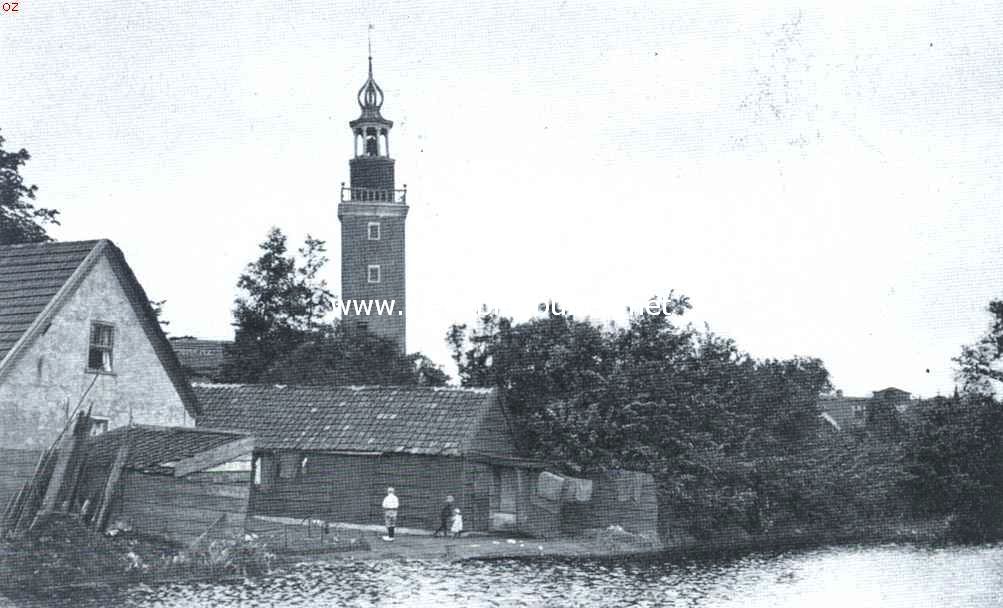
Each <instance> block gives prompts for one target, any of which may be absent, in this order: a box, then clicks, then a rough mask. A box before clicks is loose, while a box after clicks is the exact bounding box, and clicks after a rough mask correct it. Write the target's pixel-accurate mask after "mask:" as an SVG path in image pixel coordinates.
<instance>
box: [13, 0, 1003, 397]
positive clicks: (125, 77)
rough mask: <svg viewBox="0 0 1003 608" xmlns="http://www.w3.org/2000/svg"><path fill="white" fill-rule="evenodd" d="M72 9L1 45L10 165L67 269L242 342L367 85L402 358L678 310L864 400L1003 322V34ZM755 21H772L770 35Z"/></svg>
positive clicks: (974, 19)
mask: <svg viewBox="0 0 1003 608" xmlns="http://www.w3.org/2000/svg"><path fill="white" fill-rule="evenodd" d="M675 4H676V3H663V2H629V1H627V2H581V1H578V2H561V3H557V2H508V1H505V2H485V3H476V5H474V6H470V5H468V3H460V2H457V3H448V4H447V3H443V2H427V1H426V2H406V3H387V2H376V1H373V2H331V1H327V2H321V1H319V0H318V1H312V0H287V1H285V2H281V3H278V2H264V1H257V0H239V1H232V0H217V1H215V2H193V1H190V0H176V1H173V2H155V3H142V2H135V1H133V2H128V1H119V0H109V1H100V0H95V1H93V2H68V1H61V0H44V1H40V0H24V1H23V2H20V4H19V12H17V13H0V50H2V51H3V57H4V58H5V59H4V67H3V69H0V91H4V92H5V93H6V94H5V95H4V96H3V101H2V106H0V108H2V109H0V129H2V131H0V133H2V135H3V136H4V137H5V138H6V139H7V142H6V144H5V148H6V149H8V150H16V149H20V148H26V149H27V150H28V151H29V152H30V153H31V155H32V159H31V160H30V161H29V163H28V164H27V165H26V166H25V167H24V168H23V170H22V174H23V175H24V176H25V178H26V180H27V181H28V182H29V183H34V184H37V185H38V187H39V192H38V201H37V202H38V204H39V205H42V206H47V207H54V208H57V209H59V210H60V211H61V216H60V217H61V221H62V225H61V226H59V227H57V228H55V229H53V230H52V235H53V236H54V237H55V238H57V239H59V240H76V239H91V238H109V239H111V240H113V241H114V242H115V243H116V244H117V245H118V246H119V247H120V248H121V249H122V250H123V251H124V253H125V255H126V258H127V260H128V261H129V263H130V265H131V266H132V267H133V269H134V271H135V272H136V274H137V276H138V277H139V279H140V281H141V282H142V284H143V285H144V287H145V289H146V291H147V292H148V294H149V295H150V297H151V298H153V299H157V300H160V299H166V300H167V303H166V306H165V314H166V317H167V318H168V320H170V322H171V324H170V327H169V330H170V332H171V334H172V335H184V334H189V335H196V336H200V337H206V338H230V337H232V327H231V325H230V323H231V308H232V303H233V299H234V297H235V296H236V295H237V294H236V287H235V285H236V281H237V278H238V276H239V274H240V272H241V271H242V269H243V267H244V266H245V265H246V264H247V263H248V262H250V261H252V260H253V259H255V258H256V257H257V254H258V244H259V243H260V242H261V241H262V240H264V238H265V235H266V233H267V231H268V229H269V228H270V227H271V226H278V227H280V228H281V229H282V230H283V231H284V232H285V233H286V234H287V235H289V238H290V242H291V244H292V245H294V246H298V245H299V244H301V243H302V241H303V239H304V238H305V237H306V235H307V234H311V235H313V236H314V237H317V238H321V239H324V240H326V241H327V243H328V252H329V256H330V258H331V262H330V263H329V264H328V266H327V268H326V278H327V280H328V283H329V285H330V287H331V289H332V290H333V291H334V292H335V293H338V291H339V276H340V275H339V272H340V271H339V259H340V255H341V252H340V232H339V230H340V226H339V223H338V219H337V203H338V200H339V185H340V183H341V182H343V181H347V180H348V160H349V158H350V156H351V155H352V150H353V148H352V145H353V142H352V134H351V131H350V130H349V127H348V121H350V120H352V119H354V118H356V117H357V116H358V114H359V108H358V105H357V102H356V92H357V90H358V89H359V87H360V86H361V85H362V84H363V82H364V80H365V78H366V55H367V50H366V45H367V35H368V34H369V33H370V32H369V27H368V26H369V24H370V23H371V24H373V29H372V32H371V34H372V45H373V63H374V71H375V76H376V80H377V82H378V83H379V84H380V85H381V87H382V88H383V90H384V91H385V93H386V101H385V103H384V106H383V115H384V116H386V117H387V118H389V119H391V120H393V121H394V122H395V124H394V128H393V130H392V132H391V134H390V150H391V153H392V156H393V157H394V158H396V160H397V180H398V187H400V186H401V185H403V184H407V188H408V203H409V205H410V207H411V209H410V213H409V216H408V220H407V231H408V232H407V239H408V242H407V272H408V274H407V290H408V291H407V297H408V309H407V319H408V344H407V347H408V350H409V351H422V352H424V353H426V354H428V355H429V356H431V357H432V358H433V359H435V360H436V361H438V362H439V363H441V364H443V365H446V366H447V369H450V370H452V369H453V368H452V367H451V363H450V361H449V353H448V349H447V347H446V344H445V341H444V336H445V333H446V331H447V329H448V327H449V326H450V324H452V323H457V322H467V323H470V322H473V321H474V320H475V317H476V314H475V313H476V310H477V308H478V307H479V306H480V305H481V304H488V305H490V306H492V307H495V308H498V309H500V310H501V312H503V313H504V314H506V315H509V316H512V317H515V318H516V319H517V320H523V319H528V318H531V317H532V316H534V315H536V314H538V312H537V304H538V303H539V302H541V301H547V300H556V301H558V302H560V303H561V304H562V305H563V306H565V307H567V308H569V309H570V310H571V312H573V313H574V314H575V315H576V316H578V317H588V318H591V319H593V320H595V321H597V322H602V323H606V322H609V321H617V322H624V321H625V320H626V318H627V313H626V308H627V307H628V306H630V307H633V308H635V309H636V308H638V307H639V306H640V305H641V304H643V303H644V302H645V301H646V299H647V298H648V297H650V296H652V295H659V296H662V295H665V294H668V293H669V292H670V290H674V292H675V293H676V294H685V295H687V296H688V297H689V298H690V299H691V302H692V304H693V309H692V310H691V311H690V312H689V313H687V315H686V318H688V319H689V320H690V321H691V322H693V323H695V324H697V325H698V326H701V327H702V326H703V324H705V323H706V324H708V325H709V326H710V328H711V329H712V330H713V331H715V332H716V333H718V334H722V335H725V336H729V337H731V338H733V339H734V340H735V341H736V342H737V343H738V345H739V347H740V348H742V349H743V350H744V351H746V352H749V353H751V354H752V355H753V356H756V357H761V358H766V357H777V358H786V357H792V356H814V357H819V358H821V359H822V360H823V361H824V362H825V364H826V366H827V368H828V369H829V371H830V372H831V374H832V381H833V384H834V385H835V386H836V387H837V388H840V389H842V390H843V391H844V392H845V393H846V394H851V395H861V396H866V395H868V394H870V391H873V390H877V389H880V388H884V387H886V386H897V387H899V388H902V389H905V390H908V391H911V392H912V393H914V394H915V395H922V396H933V395H935V394H937V393H942V394H949V393H950V392H951V391H952V390H953V387H954V370H953V367H954V364H953V363H952V361H951V358H952V357H954V356H956V355H957V354H958V353H959V351H960V347H961V345H962V344H966V343H971V342H974V341H975V340H977V339H978V337H979V336H980V335H982V334H983V333H984V332H985V331H986V329H987V328H988V323H989V317H988V314H987V313H986V311H985V309H986V306H987V304H988V302H989V301H990V300H991V299H993V298H999V297H1001V296H1003V283H1001V271H1003V262H1001V260H1003V257H1001V255H1000V254H1001V246H1003V230H1000V226H1001V219H1003V217H1001V209H1003V191H1001V174H1003V170H1001V169H1003V154H1001V151H1003V150H1001V133H1003V129H1001V127H1003V104H1001V102H1000V99H1001V92H1003V42H1001V41H1003V5H1000V4H999V3H986V4H982V5H979V4H975V3H958V2H952V3H940V4H934V3H914V4H912V5H911V6H910V8H908V9H907V10H906V9H902V8H899V7H897V6H896V5H895V4H893V3H875V2H867V3H848V4H845V5H843V3H838V4H840V5H841V6H832V5H834V4H837V3H818V4H806V3H779V2H774V3H768V4H761V5H759V6H754V5H753V4H754V3H748V4H733V3H711V2H702V3H699V6H690V7H686V6H681V5H675ZM755 4H759V3H755Z"/></svg>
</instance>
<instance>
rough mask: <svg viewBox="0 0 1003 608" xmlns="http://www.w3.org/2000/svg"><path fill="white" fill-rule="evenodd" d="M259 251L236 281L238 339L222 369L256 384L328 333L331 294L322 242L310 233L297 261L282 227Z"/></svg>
mask: <svg viewBox="0 0 1003 608" xmlns="http://www.w3.org/2000/svg"><path fill="white" fill-rule="evenodd" d="M260 249H261V256H260V257H259V258H258V259H257V260H255V261H254V262H252V263H250V264H248V265H247V268H246V269H245V271H244V273H243V274H241V275H240V279H239V280H238V281H237V287H238V289H239V290H240V292H241V294H240V295H239V296H238V297H237V299H236V300H235V301H234V309H233V318H234V325H235V326H236V333H235V340H234V345H233V347H232V349H231V351H230V356H229V357H228V359H227V361H226V363H225V364H224V366H223V371H222V376H223V378H224V380H225V381H229V382H256V381H257V380H258V379H259V378H260V377H261V375H262V374H263V373H264V372H265V371H266V370H267V369H268V368H269V367H270V366H271V365H272V364H273V363H274V362H275V361H277V360H278V359H280V358H281V357H283V356H286V355H288V354H290V353H291V352H293V350H294V349H295V348H296V347H297V346H299V345H300V344H301V343H303V342H304V340H305V339H306V338H307V337H308V336H311V337H314V336H318V335H323V334H324V333H325V332H327V331H329V329H328V328H329V326H328V325H327V323H326V316H327V315H328V313H330V312H331V308H332V304H331V297H332V296H331V292H330V291H329V290H328V289H327V284H326V282H325V281H324V280H323V279H321V278H320V276H319V275H320V271H321V270H322V269H323V267H324V264H325V263H326V262H327V257H326V256H325V246H324V242H323V241H320V240H318V239H314V238H312V237H310V236H307V238H306V242H305V243H304V245H303V247H301V248H300V249H299V252H298V253H299V257H298V259H297V256H295V255H290V254H289V252H288V246H287V242H286V236H285V235H284V234H283V233H282V231H281V230H279V229H278V228H272V229H271V230H270V231H269V233H268V236H267V238H266V239H265V241H264V242H262V243H261V245H260Z"/></svg>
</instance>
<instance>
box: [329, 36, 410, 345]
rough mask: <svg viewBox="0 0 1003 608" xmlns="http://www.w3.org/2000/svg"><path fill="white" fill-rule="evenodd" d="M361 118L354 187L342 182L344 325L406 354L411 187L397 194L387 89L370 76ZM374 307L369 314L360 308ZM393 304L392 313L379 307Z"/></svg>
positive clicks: (356, 125) (352, 168) (356, 129)
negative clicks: (381, 339) (406, 232)
mask: <svg viewBox="0 0 1003 608" xmlns="http://www.w3.org/2000/svg"><path fill="white" fill-rule="evenodd" d="M358 98H359V107H360V108H361V109H362V114H361V115H360V116H359V117H358V118H357V119H355V120H353V121H351V122H350V123H348V124H349V126H350V127H351V128H352V136H353V138H354V140H355V155H354V157H353V158H352V159H351V160H350V161H349V163H348V165H349V176H350V185H349V186H345V184H344V182H342V184H341V203H340V204H339V205H338V219H339V220H340V221H341V298H342V300H343V301H344V302H345V303H346V304H347V305H348V306H350V307H352V309H351V310H350V311H348V312H343V313H342V314H343V318H342V321H343V322H345V323H349V324H352V325H355V326H356V327H361V328H363V329H366V330H368V331H370V332H372V333H374V334H376V335H379V336H383V337H386V338H390V339H392V340H394V341H395V342H396V343H397V345H398V347H399V348H400V350H401V352H402V353H403V352H406V351H405V342H404V338H405V336H404V329H405V319H406V318H407V317H406V309H405V307H404V305H405V300H404V220H405V219H406V218H407V211H408V206H407V186H405V187H404V189H403V190H397V189H396V185H395V181H394V159H392V158H390V129H391V128H393V126H394V123H393V121H390V120H387V119H386V118H383V115H382V114H380V108H382V107H383V89H381V88H380V87H379V85H378V84H376V81H375V80H374V79H373V58H372V56H370V57H369V78H368V79H367V80H366V83H365V84H364V85H362V88H361V89H359V96H358ZM369 302H371V303H372V309H371V311H370V312H368V313H367V312H366V311H365V310H364V309H363V310H359V311H358V312H357V311H356V309H355V308H354V306H355V305H356V304H358V305H359V306H364V305H366V304H368V303H369ZM390 302H393V306H394V308H393V311H392V312H389V313H388V311H387V310H386V308H384V309H383V311H382V312H380V311H378V310H377V306H378V305H383V304H384V303H386V305H387V306H388V305H389V304H390Z"/></svg>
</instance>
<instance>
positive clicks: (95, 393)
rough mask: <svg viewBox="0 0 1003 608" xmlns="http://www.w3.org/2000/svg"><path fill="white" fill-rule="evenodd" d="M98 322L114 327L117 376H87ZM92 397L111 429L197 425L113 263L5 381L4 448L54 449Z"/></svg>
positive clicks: (0, 434) (1, 392) (86, 285)
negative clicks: (131, 424) (93, 327)
mask: <svg viewBox="0 0 1003 608" xmlns="http://www.w3.org/2000/svg"><path fill="white" fill-rule="evenodd" d="M92 321H103V322H107V323H111V324H112V325H114V327H115V333H114V350H113V365H112V369H113V371H112V372H111V373H94V372H88V371H87V353H88V346H89V341H90V331H91V322H92ZM88 388H90V390H89V391H88ZM85 394H86V398H85V399H84V401H83V405H82V406H81V409H83V410H86V409H87V408H92V412H91V413H92V415H93V416H98V417H104V418H108V419H109V423H108V427H109V428H115V427H118V426H123V425H126V424H128V423H129V421H130V419H131V420H132V421H134V422H136V423H137V424H160V425H175V426H180V425H184V426H189V425H191V424H192V421H191V419H190V418H189V416H188V415H187V412H186V411H185V408H184V404H183V403H182V401H181V397H180V396H179V395H178V393H177V390H176V389H175V387H174V384H173V383H172V382H171V380H170V378H169V377H168V375H167V372H166V371H165V370H164V368H163V366H162V365H161V362H160V359H159V357H158V356H157V355H156V353H155V352H154V350H153V346H152V345H151V344H150V342H149V340H148V339H147V337H146V334H145V333H144V331H143V328H142V326H141V325H140V321H139V318H138V317H137V315H136V313H135V311H134V310H133V307H132V305H131V304H130V303H129V301H128V299H127V297H126V294H125V292H124V290H123V289H122V286H121V284H120V283H119V281H118V279H117V277H116V276H115V273H114V271H113V270H112V267H111V264H110V262H109V261H108V259H107V258H102V259H101V260H99V261H98V262H97V264H96V265H95V266H94V267H93V269H92V270H91V271H90V273H89V275H88V276H87V277H86V278H85V279H84V280H83V281H82V283H81V284H80V286H79V288H78V289H77V291H76V293H74V294H73V295H72V297H70V298H69V299H68V300H67V301H66V303H65V304H64V305H63V307H62V308H61V309H60V310H59V311H58V312H57V313H56V315H55V317H54V318H53V319H52V322H51V324H50V325H49V327H48V328H47V329H46V330H45V332H44V333H43V334H42V335H40V336H39V337H38V339H37V340H36V341H35V342H34V343H33V344H31V345H30V346H29V348H28V349H27V350H26V351H25V352H24V353H22V355H21V357H20V358H19V359H18V360H17V361H16V362H15V365H14V367H13V368H12V369H11V370H10V372H9V373H8V374H7V375H6V377H4V378H3V379H2V381H0V447H2V448H19V449H30V450H37V449H43V448H45V447H48V445H49V444H50V443H51V442H52V441H53V440H54V439H55V438H56V436H57V435H58V433H59V432H60V430H62V428H63V426H64V425H65V423H66V421H67V420H68V419H69V416H70V414H71V413H72V412H73V410H74V408H76V406H77V404H78V403H79V402H80V400H81V398H82V397H83V396H84V395H85Z"/></svg>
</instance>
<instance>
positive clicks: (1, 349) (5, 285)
mask: <svg viewBox="0 0 1003 608" xmlns="http://www.w3.org/2000/svg"><path fill="white" fill-rule="evenodd" d="M97 243H98V241H76V242H70V243H31V244H26V245H8V246H6V247H0V360H2V359H3V358H4V357H6V356H7V353H9V352H10V350H11V348H13V346H14V344H15V343H16V342H17V341H18V340H19V339H20V338H21V336H22V335H24V332H25V331H26V330H27V329H28V327H29V326H31V324H32V322H33V321H34V320H35V318H36V317H38V315H39V314H40V313H41V312H42V310H43V309H44V308H45V306H46V305H47V304H48V303H49V302H51V301H52V298H53V296H55V295H56V293H57V292H58V291H59V289H60V288H61V287H62V286H63V285H65V284H66V282H67V281H68V280H69V278H70V276H71V275H72V274H73V271H75V270H76V269H77V268H79V267H80V264H81V263H82V262H83V261H84V258H86V257H87V254H89V253H90V252H91V250H93V249H94V246H95V245H96V244H97Z"/></svg>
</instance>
